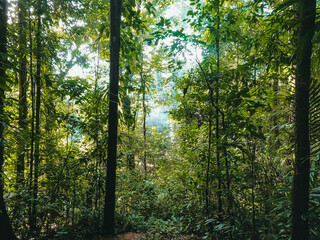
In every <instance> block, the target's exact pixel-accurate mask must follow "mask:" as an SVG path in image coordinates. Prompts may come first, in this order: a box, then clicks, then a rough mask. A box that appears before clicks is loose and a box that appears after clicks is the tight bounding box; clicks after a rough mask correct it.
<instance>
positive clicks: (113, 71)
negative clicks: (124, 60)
mask: <svg viewBox="0 0 320 240" xmlns="http://www.w3.org/2000/svg"><path fill="white" fill-rule="evenodd" d="M120 23H121V0H110V24H111V25H110V26H111V27H110V28H111V29H110V33H111V34H110V95H109V124H108V156H107V157H108V158H107V179H106V195H105V207H104V222H103V231H104V234H105V235H114V233H115V217H114V215H115V191H116V165H117V138H118V90H119V58H120Z"/></svg>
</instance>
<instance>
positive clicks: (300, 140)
mask: <svg viewBox="0 0 320 240" xmlns="http://www.w3.org/2000/svg"><path fill="white" fill-rule="evenodd" d="M299 10H300V29H299V36H298V44H297V51H296V61H297V67H296V86H295V101H296V104H295V115H296V122H295V137H296V152H295V169H294V177H293V190H292V240H301V239H303V240H308V239H309V220H308V210H309V178H310V140H309V87H310V82H311V73H310V68H311V53H312V38H313V36H314V31H315V30H314V25H315V15H316V0H300V1H299Z"/></svg>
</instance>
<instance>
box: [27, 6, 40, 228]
mask: <svg viewBox="0 0 320 240" xmlns="http://www.w3.org/2000/svg"><path fill="white" fill-rule="evenodd" d="M41 5H42V1H41V0H38V13H37V14H38V16H37V17H38V19H37V21H38V24H37V25H38V26H37V35H36V42H37V49H36V59H37V71H36V77H35V80H36V84H35V85H36V126H35V146H34V178H33V204H32V219H31V220H32V221H31V226H30V230H31V232H34V231H35V230H36V225H37V198H38V178H39V165H40V134H41V132H40V105H41V76H40V75H41V54H42V53H41V31H42V26H41Z"/></svg>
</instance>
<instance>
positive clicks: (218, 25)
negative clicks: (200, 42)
mask: <svg viewBox="0 0 320 240" xmlns="http://www.w3.org/2000/svg"><path fill="white" fill-rule="evenodd" d="M217 17H218V23H217V36H216V51H217V83H216V100H215V101H216V102H215V104H216V158H217V168H218V218H219V221H220V222H221V221H222V198H221V191H222V189H221V168H220V152H219V151H220V149H219V137H220V136H219V78H220V76H219V72H220V36H219V33H220V1H219V0H218V1H217Z"/></svg>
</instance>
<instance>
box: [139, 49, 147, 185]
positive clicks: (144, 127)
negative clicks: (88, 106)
mask: <svg viewBox="0 0 320 240" xmlns="http://www.w3.org/2000/svg"><path fill="white" fill-rule="evenodd" d="M140 77H141V85H142V91H143V92H142V108H143V166H144V176H145V179H147V175H148V173H147V149H146V147H147V146H146V145H147V128H146V118H147V106H146V81H145V79H144V77H143V52H142V53H141V72H140Z"/></svg>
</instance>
